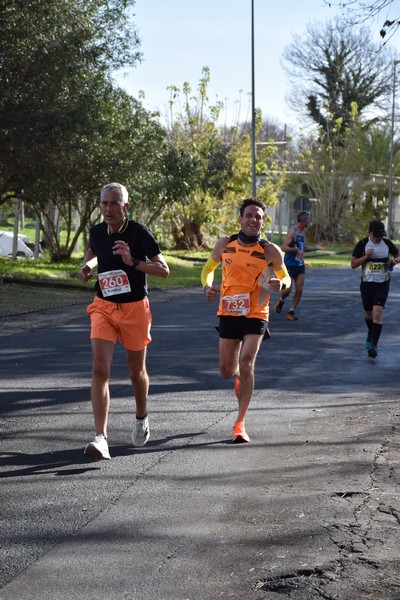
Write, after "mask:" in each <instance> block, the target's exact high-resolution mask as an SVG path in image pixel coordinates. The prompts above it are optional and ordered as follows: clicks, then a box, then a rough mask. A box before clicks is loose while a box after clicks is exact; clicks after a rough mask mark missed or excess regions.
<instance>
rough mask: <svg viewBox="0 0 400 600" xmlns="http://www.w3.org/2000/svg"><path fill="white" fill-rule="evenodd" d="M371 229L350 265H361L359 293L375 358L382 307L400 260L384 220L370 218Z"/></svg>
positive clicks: (368, 342) (368, 345)
mask: <svg viewBox="0 0 400 600" xmlns="http://www.w3.org/2000/svg"><path fill="white" fill-rule="evenodd" d="M368 232H369V235H368V236H367V237H365V238H362V239H361V240H360V241H359V242H358V243H357V244H356V246H355V248H354V250H353V256H352V258H351V268H352V269H357V268H358V267H361V283H360V292H361V300H362V303H363V307H364V318H365V324H366V326H367V330H368V335H367V339H366V340H365V348H366V349H367V352H368V356H369V357H370V358H376V357H377V355H378V341H379V338H380V335H381V333H382V324H383V310H384V308H385V303H386V300H387V298H388V296H389V288H390V271H391V270H392V269H393V267H394V266H395V265H396V264H397V263H398V262H399V261H400V252H399V250H398V248H397V247H396V246H395V245H394V244H393V242H392V241H391V240H389V239H388V238H386V237H385V236H386V231H385V226H384V224H383V223H382V221H371V223H370V224H369V229H368ZM389 254H391V255H392V257H393V258H390V256H389Z"/></svg>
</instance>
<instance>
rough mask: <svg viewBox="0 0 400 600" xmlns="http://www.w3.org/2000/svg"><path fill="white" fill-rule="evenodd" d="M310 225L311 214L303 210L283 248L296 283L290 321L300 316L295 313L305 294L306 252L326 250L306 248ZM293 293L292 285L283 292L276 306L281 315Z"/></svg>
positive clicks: (313, 247)
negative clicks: (306, 237) (306, 233)
mask: <svg viewBox="0 0 400 600" xmlns="http://www.w3.org/2000/svg"><path fill="white" fill-rule="evenodd" d="M309 224H310V213H309V212H308V211H306V210H301V211H300V212H299V213H297V221H296V224H295V225H292V226H291V227H290V228H289V230H288V232H287V234H286V237H285V239H284V240H283V244H282V246H281V248H282V250H283V251H284V253H285V265H286V268H287V270H288V272H289V275H290V277H291V279H292V281H294V295H293V298H292V304H291V307H290V309H289V312H288V313H287V315H286V319H287V320H288V321H297V319H298V316H297V315H296V313H295V310H296V308H297V306H298V305H299V303H300V300H301V296H302V294H303V287H304V278H305V272H306V265H305V262H304V254H305V252H315V251H316V250H325V248H323V247H322V246H306V245H305V229H306V228H307V227H308V226H309ZM291 291H292V285H290V286H289V287H288V288H286V289H285V290H283V291H282V293H281V295H280V297H279V299H278V302H277V303H276V304H275V306H274V311H275V312H276V313H278V314H279V313H280V312H281V311H282V308H283V305H284V304H285V300H286V298H287V297H288V296H289V294H290V292H291Z"/></svg>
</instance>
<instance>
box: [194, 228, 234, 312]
mask: <svg viewBox="0 0 400 600" xmlns="http://www.w3.org/2000/svg"><path fill="white" fill-rule="evenodd" d="M228 239H229V238H228V237H223V238H220V239H219V240H218V241H217V243H216V244H215V246H214V248H213V251H212V252H211V256H210V258H209V259H208V261H207V262H206V264H205V265H204V267H203V269H202V271H201V284H202V286H203V289H204V293H205V295H206V297H207V300H208V301H209V302H213V301H214V300H215V299H216V297H217V294H218V292H219V287H217V286H215V285H213V282H214V271H215V269H216V268H217V267H218V265H219V264H220V262H221V260H222V252H223V250H224V249H225V246H226V244H227V241H228Z"/></svg>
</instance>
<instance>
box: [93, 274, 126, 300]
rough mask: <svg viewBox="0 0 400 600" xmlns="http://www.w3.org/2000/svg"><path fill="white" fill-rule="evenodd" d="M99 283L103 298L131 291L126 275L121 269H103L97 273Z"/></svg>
mask: <svg viewBox="0 0 400 600" xmlns="http://www.w3.org/2000/svg"><path fill="white" fill-rule="evenodd" d="M98 279H99V285H100V289H101V292H102V294H103V296H104V298H107V297H108V296H116V295H117V294H126V293H128V292H130V291H131V286H130V284H129V279H128V275H127V274H126V273H125V271H122V269H118V270H117V271H105V272H104V273H99V275H98Z"/></svg>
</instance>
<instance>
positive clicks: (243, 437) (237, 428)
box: [233, 421, 250, 444]
mask: <svg viewBox="0 0 400 600" xmlns="http://www.w3.org/2000/svg"><path fill="white" fill-rule="evenodd" d="M249 441H250V438H249V436H248V435H247V433H246V430H245V428H244V423H243V421H236V423H235V425H234V426H233V443H234V444H243V443H244V442H249Z"/></svg>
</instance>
